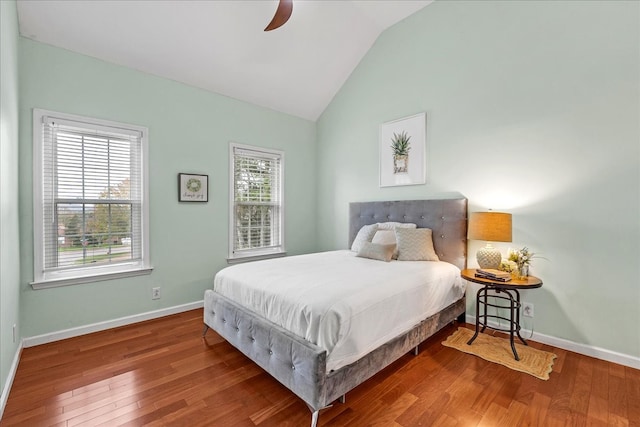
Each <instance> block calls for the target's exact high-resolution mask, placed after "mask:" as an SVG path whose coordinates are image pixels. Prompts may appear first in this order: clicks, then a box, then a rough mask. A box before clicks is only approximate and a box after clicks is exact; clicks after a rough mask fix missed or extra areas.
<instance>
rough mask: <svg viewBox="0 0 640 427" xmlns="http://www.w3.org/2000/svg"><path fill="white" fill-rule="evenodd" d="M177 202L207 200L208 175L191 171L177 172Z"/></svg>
mask: <svg viewBox="0 0 640 427" xmlns="http://www.w3.org/2000/svg"><path fill="white" fill-rule="evenodd" d="M178 201H179V202H208V201H209V175H199V174H193V173H179V174H178Z"/></svg>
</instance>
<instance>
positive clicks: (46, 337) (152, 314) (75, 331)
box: [22, 300, 204, 348]
mask: <svg viewBox="0 0 640 427" xmlns="http://www.w3.org/2000/svg"><path fill="white" fill-rule="evenodd" d="M202 307H204V300H201V301H195V302H191V303H188V304H182V305H176V306H173V307H167V308H162V309H160V310H154V311H147V312H146V313H140V314H134V315H132V316H126V317H120V318H118V319H113V320H106V321H104V322H98V323H92V324H90V325H85V326H78V327H76V328H70V329H65V330H62V331H56V332H50V333H47V334H43V335H36V336H34V337H28V338H24V339H23V340H22V346H23V347H24V348H28V347H33V346H36V345H40V344H47V343H50V342H54V341H59V340H64V339H67V338H73V337H78V336H80V335H85V334H90V333H93V332H99V331H104V330H107V329H112V328H117V327H119V326H125V325H130V324H132V323H138V322H143V321H145V320H151V319H157V318H158V317H164V316H169V315H171V314H177V313H182V312H184V311H189V310H195V309H196V308H202Z"/></svg>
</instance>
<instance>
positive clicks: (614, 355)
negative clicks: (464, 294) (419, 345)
mask: <svg viewBox="0 0 640 427" xmlns="http://www.w3.org/2000/svg"><path fill="white" fill-rule="evenodd" d="M467 323H471V324H472V325H475V323H476V317H475V316H470V315H467ZM489 326H496V327H498V324H497V323H496V322H492V321H489ZM520 334H521V335H522V337H523V338H525V339H529V337H531V340H533V341H536V342H539V343H542V344H548V345H551V346H554V347H557V348H561V349H563V350H569V351H573V352H574V353H579V354H584V355H585V356H590V357H595V358H596V359H600V360H605V361H607V362H612V363H617V364H619V365H624V366H628V367H630V368H634V369H640V357H635V356H631V355H628V354H623V353H618V352H615V351H611V350H607V349H604V348H600V347H595V346H591V345H587V344H581V343H577V342H573V341H569V340H565V339H563V338H557V337H554V336H551V335H545V334H540V333H538V332H533V333H532V332H531V331H530V330H527V329H522V330H521V331H520Z"/></svg>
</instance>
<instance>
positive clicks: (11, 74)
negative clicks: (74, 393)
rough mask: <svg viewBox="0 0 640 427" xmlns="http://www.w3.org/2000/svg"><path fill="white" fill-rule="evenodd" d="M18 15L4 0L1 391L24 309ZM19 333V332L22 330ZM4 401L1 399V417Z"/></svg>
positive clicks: (0, 58) (0, 34) (0, 14)
mask: <svg viewBox="0 0 640 427" xmlns="http://www.w3.org/2000/svg"><path fill="white" fill-rule="evenodd" d="M18 218H19V211H18V17H17V14H16V3H15V2H14V1H10V2H9V1H0V235H1V236H2V238H1V239H0V390H2V392H6V391H8V390H5V386H6V385H7V384H6V381H7V379H8V377H9V371H10V369H11V364H12V363H13V360H14V358H15V355H16V351H17V350H18V346H19V339H16V342H14V341H13V325H14V324H15V325H18V324H19V322H18V320H19V316H20V314H19V308H20V302H19V298H20V292H19V289H20V267H19V265H20V258H19V253H20V240H19V236H18ZM18 333H19V331H18ZM2 403H3V402H0V416H1V413H2V408H3V405H2Z"/></svg>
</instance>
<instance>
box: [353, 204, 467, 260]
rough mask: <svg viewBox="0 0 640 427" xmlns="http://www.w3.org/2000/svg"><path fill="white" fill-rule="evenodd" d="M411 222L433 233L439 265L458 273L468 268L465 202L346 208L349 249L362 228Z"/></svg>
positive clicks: (364, 205)
mask: <svg viewBox="0 0 640 427" xmlns="http://www.w3.org/2000/svg"><path fill="white" fill-rule="evenodd" d="M387 221H396V222H410V223H414V224H417V225H418V227H419V228H430V229H431V230H433V245H434V247H435V250H436V253H437V254H438V257H439V258H440V260H442V261H447V262H450V263H451V264H453V265H455V266H457V267H458V268H460V269H464V268H466V264H467V199H465V198H458V199H432V200H402V201H397V202H355V203H350V204H349V247H351V244H352V243H353V240H354V239H355V238H356V235H357V234H358V230H360V228H361V227H362V226H363V225H367V224H375V223H377V222H387Z"/></svg>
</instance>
